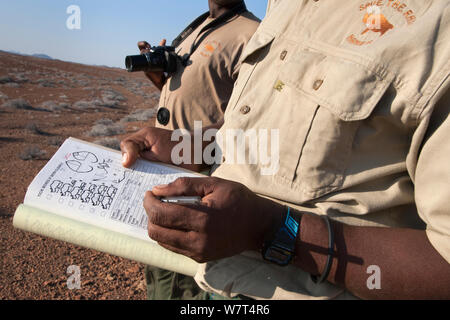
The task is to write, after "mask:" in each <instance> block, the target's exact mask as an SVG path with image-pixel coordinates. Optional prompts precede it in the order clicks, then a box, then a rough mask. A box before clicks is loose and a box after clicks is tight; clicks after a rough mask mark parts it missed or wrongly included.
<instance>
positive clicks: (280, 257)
mask: <svg viewBox="0 0 450 320" xmlns="http://www.w3.org/2000/svg"><path fill="white" fill-rule="evenodd" d="M300 219H301V215H300V216H299V217H296V216H295V215H293V214H291V208H289V207H287V209H286V211H285V214H284V217H283V222H282V224H281V226H277V227H276V229H275V233H274V234H272V236H270V237H269V239H267V240H266V241H265V242H264V246H263V250H262V256H263V259H264V260H267V261H270V262H272V263H275V264H278V265H280V266H287V265H288V264H289V263H290V262H291V260H292V258H293V257H294V254H295V243H296V239H297V235H298V233H299V230H300Z"/></svg>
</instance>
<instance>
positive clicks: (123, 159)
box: [122, 153, 128, 163]
mask: <svg viewBox="0 0 450 320" xmlns="http://www.w3.org/2000/svg"><path fill="white" fill-rule="evenodd" d="M127 162H128V154H127V153H124V154H123V155H122V163H127Z"/></svg>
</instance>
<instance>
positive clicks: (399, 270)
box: [294, 214, 450, 299]
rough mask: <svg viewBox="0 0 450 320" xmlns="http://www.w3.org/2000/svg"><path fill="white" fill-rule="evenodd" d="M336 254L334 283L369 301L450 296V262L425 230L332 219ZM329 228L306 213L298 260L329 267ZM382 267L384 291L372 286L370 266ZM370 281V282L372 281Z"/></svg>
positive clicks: (310, 268) (309, 266) (316, 268)
mask: <svg viewBox="0 0 450 320" xmlns="http://www.w3.org/2000/svg"><path fill="white" fill-rule="evenodd" d="M332 226H333V229H334V233H335V246H334V258H333V264H332V269H331V272H330V274H329V276H328V281H330V282H331V283H334V284H337V285H339V286H342V287H345V288H346V289H347V290H348V291H350V292H351V293H352V294H354V295H355V296H358V297H360V298H363V299H449V298H450V265H449V263H448V262H447V261H446V260H445V259H444V258H443V257H442V256H441V255H440V254H439V253H438V252H437V251H436V250H435V249H434V248H433V246H432V245H431V243H430V242H429V241H428V238H427V236H426V234H425V231H422V230H413V229H394V228H375V227H355V226H349V225H344V224H341V223H338V222H332ZM327 251H328V229H327V226H326V224H325V222H324V221H323V219H321V218H320V217H318V216H315V215H310V214H304V215H303V217H302V221H301V228H300V234H299V237H298V241H297V247H296V252H297V255H296V258H295V259H294V264H295V265H296V266H298V267H300V268H301V269H303V270H305V271H307V272H309V273H311V274H314V275H318V274H320V273H322V271H323V270H324V268H325V264H326V260H327ZM370 266H375V267H376V268H379V270H380V280H381V282H380V289H374V288H372V290H371V289H369V287H370V286H368V284H367V283H368V279H369V277H371V275H372V273H373V272H371V270H372V269H370V268H369V267H370ZM369 281H370V280H369Z"/></svg>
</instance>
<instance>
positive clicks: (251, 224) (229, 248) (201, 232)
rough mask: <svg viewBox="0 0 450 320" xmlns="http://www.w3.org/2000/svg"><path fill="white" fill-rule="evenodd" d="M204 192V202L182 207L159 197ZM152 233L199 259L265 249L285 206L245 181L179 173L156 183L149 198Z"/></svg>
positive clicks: (171, 247)
mask: <svg viewBox="0 0 450 320" xmlns="http://www.w3.org/2000/svg"><path fill="white" fill-rule="evenodd" d="M169 196H200V197H202V205H201V206H180V205H176V204H168V203H163V202H161V201H160V200H159V199H158V197H169ZM144 207H145V210H146V211H147V214H148V218H149V223H148V234H149V236H150V238H152V239H153V240H155V241H157V242H158V243H159V244H160V245H161V246H163V247H165V248H167V249H169V250H171V251H174V252H176V253H180V254H183V255H185V256H188V257H190V258H192V259H194V260H196V261H197V262H206V261H211V260H216V259H221V258H225V257H229V256H233V255H235V254H239V253H241V252H243V251H247V250H260V249H261V248H262V245H263V242H264V237H265V235H266V234H267V232H269V231H270V230H271V228H273V226H274V225H275V224H276V223H277V221H278V220H281V219H282V216H283V211H284V210H285V209H284V207H283V206H281V205H279V204H276V203H274V202H272V201H270V200H267V199H265V198H261V197H259V196H257V195H256V194H254V193H253V192H252V191H250V190H249V189H248V188H246V187H245V186H243V185H241V184H239V183H236V182H231V181H227V180H222V179H218V178H180V179H178V180H176V181H175V182H173V183H171V184H169V185H165V186H159V187H155V188H153V190H152V191H151V192H150V191H149V192H147V193H146V195H145V199H144Z"/></svg>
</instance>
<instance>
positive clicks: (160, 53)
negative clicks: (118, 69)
mask: <svg viewBox="0 0 450 320" xmlns="http://www.w3.org/2000/svg"><path fill="white" fill-rule="evenodd" d="M178 59H180V57H179V56H178V55H177V54H176V53H175V47H171V46H159V47H151V48H150V50H149V52H147V53H144V54H141V55H136V56H127V57H126V58H125V67H126V68H127V70H128V72H137V71H147V72H166V73H167V74H169V75H170V74H173V73H175V72H176V71H177V61H178Z"/></svg>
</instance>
